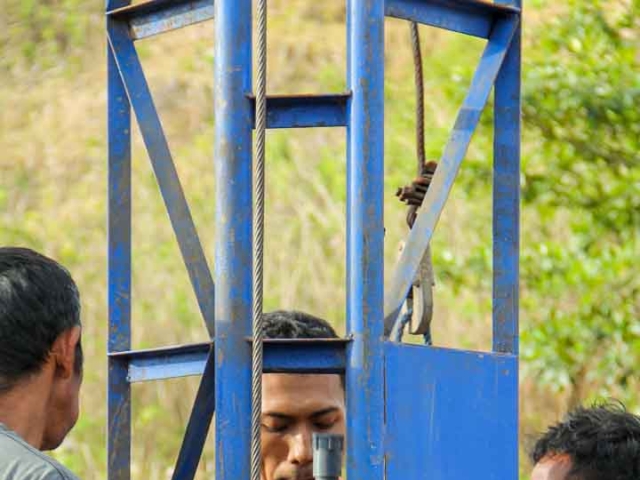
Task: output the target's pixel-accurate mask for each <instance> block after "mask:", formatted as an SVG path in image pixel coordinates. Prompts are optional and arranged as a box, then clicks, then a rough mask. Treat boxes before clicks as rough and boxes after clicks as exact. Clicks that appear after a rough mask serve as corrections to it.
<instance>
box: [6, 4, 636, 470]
mask: <svg viewBox="0 0 640 480" xmlns="http://www.w3.org/2000/svg"><path fill="white" fill-rule="evenodd" d="M525 3H527V6H528V8H527V13H526V21H525V28H524V34H525V39H524V55H525V56H524V59H525V64H524V78H523V90H524V91H523V93H524V97H523V111H524V121H525V123H524V129H523V130H524V138H523V142H524V143H523V173H522V186H523V205H522V206H523V210H522V222H521V223H522V263H521V274H522V280H521V299H522V304H521V333H522V339H521V346H522V359H523V362H522V367H523V368H522V376H521V392H522V394H521V433H522V435H523V438H524V439H526V438H527V437H528V436H530V435H532V434H535V433H536V432H538V431H540V430H542V429H544V428H545V426H546V425H547V424H548V423H550V422H552V421H554V420H555V419H556V418H557V417H558V416H559V415H561V414H562V413H563V412H564V411H565V410H566V409H567V408H568V407H569V406H571V405H573V404H575V403H577V402H581V401H586V402H589V401H592V400H595V399H598V398H608V397H614V398H619V399H621V400H623V401H625V402H626V403H627V405H628V406H629V407H630V408H632V409H634V410H636V411H638V410H640V401H639V400H638V398H637V392H638V391H639V390H640V380H639V378H638V370H637V365H638V363H640V283H639V282H640V280H639V278H640V276H639V275H638V274H637V267H636V264H637V263H638V258H640V239H639V235H638V234H639V233H640V214H639V213H638V212H640V168H639V166H638V165H639V163H640V158H639V153H638V152H639V151H640V148H639V147H640V145H639V143H640V113H639V110H638V104H640V68H639V65H638V63H639V61H640V55H639V53H638V45H639V44H640V38H639V36H640V35H639V34H640V28H639V27H640V25H639V24H638V19H639V18H640V15H639V14H640V2H638V0H608V1H604V0H591V1H588V2H585V1H581V0H574V1H571V2H568V3H567V2H565V3H564V4H558V2H548V1H542V0H537V1H535V2H533V1H532V2H525ZM102 8H103V2H98V1H92V2H87V1H80V0H60V1H53V0H47V1H40V2H35V1H17V0H0V51H1V52H2V54H1V56H0V146H1V148H2V151H3V155H2V157H1V158H0V216H1V217H0V239H1V240H0V241H1V242H2V243H3V244H21V245H27V246H31V247H33V248H36V249H39V250H42V251H44V252H45V253H47V254H49V255H51V256H53V257H55V258H57V259H59V260H60V261H62V262H63V263H64V264H65V265H67V266H69V268H70V270H71V271H72V273H73V274H74V277H75V278H76V279H77V281H78V283H79V286H80V288H81V291H82V293H83V309H84V313H83V319H84V324H85V330H84V342H85V350H86V358H87V367H86V374H85V385H84V391H83V399H82V407H83V414H82V416H81V420H80V422H79V424H78V426H77V427H76V429H75V430H74V431H73V433H72V435H71V436H70V438H69V441H68V442H66V443H65V445H64V446H63V448H62V449H61V450H60V451H59V452H57V453H56V455H57V456H58V457H60V458H61V459H62V460H63V461H64V462H65V463H67V464H68V465H69V466H70V467H71V468H72V469H73V470H75V471H77V472H78V474H79V475H80V476H81V477H83V478H95V479H100V478H106V472H105V465H106V456H105V442H106V440H105V431H106V425H105V418H106V403H105V399H106V393H105V381H106V364H105V340H106V318H107V317H106V315H107V312H106V284H105V278H106V258H105V254H106V227H105V218H106V205H105V200H106V144H105V141H106V126H105V99H106V94H105V82H106V80H105V78H106V77H105V66H104V65H105V56H104V51H105V42H104V38H103V16H102V13H101V9H102ZM269 28H270V38H269V42H270V44H269V48H270V57H269V61H270V64H269V74H270V80H269V92H270V93H300V92H335V91H341V90H343V89H344V88H345V82H344V77H345V51H344V49H345V35H344V2H343V1H342V0H331V1H327V2H321V3H318V2H313V1H309V0H301V1H299V2H294V3H291V2H290V1H288V0H273V1H272V2H271V3H270V18H269ZM422 35H423V48H424V51H425V76H426V80H425V81H426V91H427V109H426V114H427V124H428V132H427V153H428V155H429V156H430V157H432V158H438V157H439V155H440V153H441V151H442V148H443V142H444V141H445V140H446V138H447V133H448V131H449V130H450V127H451V125H452V124H453V119H454V115H455V113H456V110H457V107H458V105H459V104H460V102H461V100H462V96H463V94H464V89H465V88H466V87H467V86H468V84H469V81H470V78H471V75H472V73H473V69H474V67H475V64H476V61H477V59H478V58H479V55H480V53H481V51H482V46H483V42H481V41H479V40H474V39H470V38H461V37H459V36H456V35H453V34H448V33H445V32H440V31H435V30H432V29H427V28H424V29H423V30H422ZM386 37H387V47H388V49H387V86H386V122H385V124H386V139H385V141H386V178H385V187H386V197H385V201H386V202H385V226H386V230H387V234H386V249H387V250H386V252H385V254H386V261H387V268H386V270H387V272H390V271H392V269H393V264H394V262H395V261H396V257H397V247H398V244H399V242H400V240H401V238H403V236H404V235H405V234H406V229H405V226H404V213H405V212H404V209H403V207H402V206H401V205H400V204H399V203H398V202H397V201H396V200H395V198H394V196H393V194H394V192H395V188H396V187H397V186H399V185H402V184H405V183H407V182H408V181H409V180H410V179H411V178H412V176H413V171H414V162H415V160H414V153H413V152H414V147H413V142H414V140H413V125H414V118H413V106H414V103H413V102H414V99H413V76H412V63H411V48H410V43H409V34H408V27H407V25H406V24H405V23H403V22H400V21H394V20H390V21H389V22H388V24H387V32H386ZM139 51H140V54H141V57H142V61H143V64H144V66H145V68H146V72H147V76H148V80H149V83H150V85H151V88H152V91H153V93H154V95H155V99H156V103H157V106H158V109H159V111H160V114H161V117H162V119H163V124H164V127H165V130H166V133H167V136H168V139H169V143H170V145H171V147H172V150H173V152H174V155H175V160H176V164H177V168H178V171H179V173H180V176H181V179H182V183H183V185H184V187H185V191H186V194H187V198H188V200H189V203H190V205H191V209H192V212H193V216H194V219H195V221H196V225H197V227H198V231H199V234H200V237H201V240H202V242H203V245H204V247H205V250H206V253H207V255H208V257H209V260H210V261H211V260H212V258H213V255H212V254H213V234H214V225H213V216H214V215H213V212H214V201H213V188H214V179H213V165H212V158H211V155H212V153H211V152H212V135H211V132H212V126H213V121H214V119H213V118H212V87H213V85H212V81H213V74H212V28H211V25H210V24H204V25H199V26H196V27H191V28H190V29H188V30H184V31H179V32H175V33H171V34H169V35H167V36H166V37H163V38H159V39H154V40H150V41H143V42H141V43H140V44H139ZM490 127H491V112H490V110H488V111H487V112H486V114H485V116H484V117H483V122H482V126H481V128H480V131H479V132H478V134H477V135H476V137H475V138H474V141H473V143H472V146H471V148H470V150H469V154H468V156H467V159H466V160H465V164H464V165H463V168H462V170H461V173H460V177H459V179H458V182H457V184H456V186H455V187H454V190H453V192H452V195H451V199H450V202H449V204H448V206H447V208H446V209H445V212H444V214H443V217H442V219H441V222H440V224H439V226H438V230H437V232H436V235H435V237H434V240H433V251H434V260H435V265H436V273H437V289H436V301H437V305H436V317H435V321H434V337H435V341H436V343H438V344H440V345H447V346H456V347H463V348H474V349H489V348H490V345H491V329H490V325H491V323H490V322H491V315H490V303H491V287H490V278H491V246H490V241H491V222H490V216H491V196H490V185H491V148H492V147H491V145H492V143H491V137H490ZM344 152H345V142H344V134H343V133H342V132H341V131H340V130H337V129H326V130H313V131H295V132H280V131H278V132H269V135H268V177H267V184H268V190H267V225H266V228H267V244H266V255H267V256H266V272H265V275H266V277H265V282H266V283H265V284H266V292H265V293H266V307H267V308H268V309H273V308H276V307H284V308H289V307H296V308H300V309H304V310H308V311H310V312H313V313H316V314H318V315H322V316H324V317H326V318H328V319H330V320H331V321H333V322H334V323H335V324H336V325H338V326H339V327H341V326H342V325H343V319H344V317H343V315H344V313H343V312H344V303H345V291H344V274H345V268H344V255H345V246H344V242H345V224H344V216H343V214H344V202H345V178H344V173H345V161H344ZM133 170H134V171H133V177H134V232H133V241H134V283H133V299H134V311H133V316H134V319H135V323H134V325H135V326H134V332H133V336H134V347H150V346H158V345H168V344H177V343H184V342H192V341H202V340H203V339H205V338H206V334H205V330H204V327H203V325H202V322H201V319H200V315H199V312H198V309H197V305H196V302H195V298H194V296H193V293H192V292H191V288H190V286H189V282H188V277H187V275H186V272H185V269H184V266H183V264H182V260H181V258H180V254H179V250H178V248H177V245H176V242H175V238H174V235H173V233H172V231H171V227H170V225H169V222H168V218H167V215H166V213H165V210H164V206H163V204H162V200H161V198H160V195H159V193H158V189H157V185H156V182H155V178H154V177H153V173H152V171H151V168H150V166H149V162H148V159H147V156H146V152H145V151H144V147H143V145H142V142H141V141H140V138H139V135H138V132H137V129H135V128H134V167H133ZM211 264H212V263H211ZM196 386H197V380H196V379H181V380H174V381H171V382H164V383H150V384H145V385H139V386H136V387H135V388H134V394H135V402H134V438H135V440H136V447H135V450H134V457H133V460H134V472H135V478H148V479H164V478H169V476H170V469H171V465H172V463H173V461H174V456H175V454H176V452H177V449H178V447H179V445H180V441H181V433H182V431H183V429H184V425H185V424H186V420H187V418H188V413H189V410H190V408H191V400H190V399H191V398H193V395H194V394H195V388H196ZM523 443H524V444H526V442H523ZM209 445H210V446H209V447H208V448H207V451H206V454H205V457H204V459H203V462H202V464H201V468H200V471H199V475H200V476H199V478H209V477H208V476H207V474H210V473H211V472H212V471H213V454H212V452H213V443H212V441H210V443H209ZM525 446H526V445H523V447H525ZM523 452H524V449H523ZM527 469H528V466H527V461H526V458H525V456H524V455H523V458H522V472H523V474H522V478H525V475H526V473H525V472H526V471H527Z"/></svg>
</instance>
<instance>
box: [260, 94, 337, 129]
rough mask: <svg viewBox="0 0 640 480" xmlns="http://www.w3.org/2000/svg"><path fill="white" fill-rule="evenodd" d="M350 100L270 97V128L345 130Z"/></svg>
mask: <svg viewBox="0 0 640 480" xmlns="http://www.w3.org/2000/svg"><path fill="white" fill-rule="evenodd" d="M348 99H349V94H348V93H347V94H338V95H294V96H271V97H267V128H308V127H344V126H345V125H346V124H347V100H348ZM251 102H252V104H251V108H252V112H253V109H255V99H254V98H253V97H251Z"/></svg>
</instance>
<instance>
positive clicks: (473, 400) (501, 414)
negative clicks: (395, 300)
mask: <svg viewBox="0 0 640 480" xmlns="http://www.w3.org/2000/svg"><path fill="white" fill-rule="evenodd" d="M385 354H386V363H385V367H386V418H387V439H386V446H385V453H386V458H387V479H388V480H406V479H411V480H452V479H465V480H466V479H478V480H516V479H517V478H518V420H517V418H518V416H517V415H518V402H517V398H518V397H517V394H518V375H517V373H518V364H517V359H516V357H514V356H511V355H496V354H484V353H473V352H463V351H456V350H446V349H440V348H432V347H421V346H412V345H399V344H393V343H387V344H385ZM412 367H413V368H412Z"/></svg>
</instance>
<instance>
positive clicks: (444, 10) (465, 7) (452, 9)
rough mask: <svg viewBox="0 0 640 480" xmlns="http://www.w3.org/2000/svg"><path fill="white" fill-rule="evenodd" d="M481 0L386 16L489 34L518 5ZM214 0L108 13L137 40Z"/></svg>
mask: <svg viewBox="0 0 640 480" xmlns="http://www.w3.org/2000/svg"><path fill="white" fill-rule="evenodd" d="M499 3H500V2H497V3H490V2H485V1H481V0H453V1H452V0H386V1H385V13H386V15H387V16H390V17H395V18H401V19H404V20H412V21H416V22H418V23H422V24H424V25H430V26H432V27H437V28H443V29H445V30H450V31H454V32H459V33H464V34H466V35H471V36H475V37H481V38H488V37H489V34H490V33H491V27H492V25H493V22H494V21H495V20H496V19H497V18H499V17H500V16H504V15H505V14H510V13H516V12H518V9H517V8H514V7H513V6H508V5H500V4H499ZM213 12H214V2H213V0H196V1H189V0H154V1H151V2H146V3H142V4H136V5H132V6H127V7H124V8H115V9H113V10H111V11H109V12H108V15H110V16H112V17H113V18H117V19H119V20H126V21H128V22H129V23H130V25H131V32H132V38H133V39H135V40H138V39H142V38H146V37H150V36H153V35H158V34H160V33H163V32H167V31H170V30H176V29H178V28H183V27H186V26H189V25H193V24H195V23H200V22H204V21H207V20H210V19H211V18H213Z"/></svg>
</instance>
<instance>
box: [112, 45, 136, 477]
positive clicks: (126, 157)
mask: <svg viewBox="0 0 640 480" xmlns="http://www.w3.org/2000/svg"><path fill="white" fill-rule="evenodd" d="M107 58H108V60H107V61H108V63H107V75H108V82H109V85H108V89H109V92H108V93H109V101H108V107H107V109H108V110H107V115H108V135H109V160H108V161H109V186H108V190H109V193H108V210H109V212H108V235H109V239H108V244H109V247H108V248H109V251H108V282H107V283H108V304H109V339H108V345H107V351H108V352H117V351H122V350H129V349H130V348H131V108H130V106H129V100H128V99H127V95H126V92H125V89H124V85H123V84H122V80H121V79H120V75H119V74H118V69H117V67H116V63H115V59H114V58H113V55H112V54H111V51H108V52H107ZM108 393H109V398H108V401H107V411H108V422H107V424H108V430H107V439H108V440H107V444H108V445H107V449H108V475H109V478H110V479H111V480H115V479H118V480H127V479H128V478H129V475H130V471H129V464H130V461H131V389H130V386H129V383H128V382H127V366H126V363H123V362H120V361H118V360H109V373H108Z"/></svg>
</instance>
